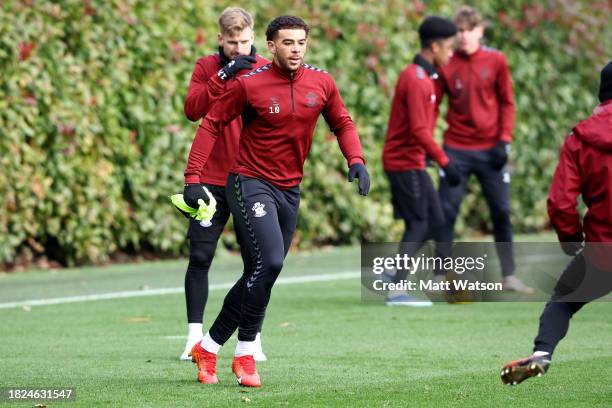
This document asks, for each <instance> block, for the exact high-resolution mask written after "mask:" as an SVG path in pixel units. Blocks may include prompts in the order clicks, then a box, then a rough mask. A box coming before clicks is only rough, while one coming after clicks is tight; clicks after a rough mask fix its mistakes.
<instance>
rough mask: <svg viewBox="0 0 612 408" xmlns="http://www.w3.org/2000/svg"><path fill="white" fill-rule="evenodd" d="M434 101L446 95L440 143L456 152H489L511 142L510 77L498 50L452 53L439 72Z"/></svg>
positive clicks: (512, 124) (504, 60) (512, 113)
mask: <svg viewBox="0 0 612 408" xmlns="http://www.w3.org/2000/svg"><path fill="white" fill-rule="evenodd" d="M441 76H442V78H443V81H440V83H441V85H442V86H441V87H439V89H438V99H439V101H441V100H442V96H443V93H447V94H448V96H449V106H448V112H447V114H446V121H447V122H448V129H447V130H446V132H445V134H444V144H445V145H447V146H449V147H453V148H458V149H470V150H484V149H490V148H492V147H493V146H495V144H496V143H497V142H499V141H505V142H508V143H511V142H512V129H513V127H514V98H513V96H512V78H511V77H510V70H509V68H508V62H507V61H506V57H505V56H504V54H502V52H501V51H498V50H495V49H492V48H488V47H480V48H479V49H478V51H476V52H475V53H473V54H471V55H466V54H463V53H461V52H456V53H455V54H454V55H453V57H452V58H451V60H450V62H449V63H448V64H447V65H446V66H445V67H444V68H442V70H441Z"/></svg>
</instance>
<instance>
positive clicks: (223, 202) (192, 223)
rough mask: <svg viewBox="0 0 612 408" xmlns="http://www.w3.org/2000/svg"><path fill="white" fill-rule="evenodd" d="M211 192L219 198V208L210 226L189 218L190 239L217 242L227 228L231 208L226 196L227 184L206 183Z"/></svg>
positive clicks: (188, 234) (188, 232) (188, 235)
mask: <svg viewBox="0 0 612 408" xmlns="http://www.w3.org/2000/svg"><path fill="white" fill-rule="evenodd" d="M204 186H205V187H206V188H207V189H208V191H210V193H211V194H212V195H213V197H215V200H217V210H216V211H215V215H213V217H212V219H211V220H210V222H211V224H212V225H210V226H208V227H203V226H201V225H200V223H199V221H196V220H194V219H193V218H190V219H189V229H188V230H187V238H189V240H190V241H198V242H210V243H215V244H216V243H217V240H218V239H219V237H220V236H221V234H222V233H223V230H224V229H225V224H227V220H228V219H229V215H230V209H229V205H228V203H227V198H226V196H225V186H223V187H221V186H213V185H212V184H204Z"/></svg>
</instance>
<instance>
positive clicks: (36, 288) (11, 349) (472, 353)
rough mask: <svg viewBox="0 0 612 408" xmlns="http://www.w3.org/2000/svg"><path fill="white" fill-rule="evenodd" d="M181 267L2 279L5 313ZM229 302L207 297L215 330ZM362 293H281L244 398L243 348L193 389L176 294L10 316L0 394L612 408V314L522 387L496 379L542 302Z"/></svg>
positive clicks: (298, 287) (230, 274) (606, 307)
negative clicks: (422, 302)
mask: <svg viewBox="0 0 612 408" xmlns="http://www.w3.org/2000/svg"><path fill="white" fill-rule="evenodd" d="M358 267H359V250H358V249H357V248H345V249H334V250H326V251H318V252H312V253H303V254H291V255H290V256H289V258H288V261H287V264H286V268H285V270H283V272H282V274H281V276H282V277H283V276H284V277H291V276H302V275H316V274H338V273H344V272H348V271H357V270H358ZM184 268H185V262H177V261H172V262H157V263H147V264H132V265H123V266H121V265H119V266H111V267H107V268H84V269H73V270H66V271H60V272H53V273H49V272H29V273H17V274H8V275H7V274H5V275H2V276H1V277H0V303H7V302H14V301H19V300H24V299H41V298H56V297H64V296H75V295H82V294H96V293H109V292H116V291H131V290H136V291H137V290H140V289H156V288H164V287H180V286H181V285H182V282H183V277H184ZM239 270H240V260H239V258H237V257H232V256H229V255H223V254H222V255H221V256H220V257H219V259H216V260H215V262H214V264H213V269H212V270H211V283H212V284H214V285H218V284H219V283H224V282H232V281H233V280H234V279H235V277H236V274H237V272H238V271H239ZM225 292H226V289H217V290H213V291H211V296H210V298H209V302H208V306H207V311H206V315H205V326H208V325H210V323H211V321H212V319H213V318H214V317H215V316H216V314H217V312H218V310H219V307H220V304H221V302H222V299H223V296H224V294H225ZM360 293H361V292H360V285H359V279H358V278H356V277H355V278H346V277H345V278H343V279H339V280H330V281H323V282H307V283H293V284H279V285H278V286H276V287H275V288H274V291H273V295H272V300H271V302H270V305H269V308H268V314H267V317H266V322H265V325H264V330H263V345H264V350H265V352H266V354H267V356H268V361H267V362H264V363H260V364H258V370H259V372H260V375H261V377H262V381H263V387H262V388H261V389H245V388H241V387H239V386H238V385H237V384H236V382H235V380H234V377H233V375H232V373H231V370H230V364H231V356H232V353H233V349H234V346H235V338H232V339H231V340H230V341H229V342H228V344H227V345H226V346H225V347H224V348H223V349H222V351H221V353H220V355H219V361H218V375H219V380H220V383H219V384H217V385H212V386H210V385H208V386H204V385H201V384H199V383H197V381H196V368H195V365H194V364H192V363H185V362H180V361H178V355H179V354H180V352H181V351H182V348H183V346H184V339H183V337H182V336H183V335H184V334H185V301H184V297H183V295H182V294H180V293H174V294H172V293H170V294H166V295H158V296H144V297H128V298H123V299H109V300H97V301H88V302H77V303H66V304H58V305H48V306H32V307H31V308H28V307H25V308H23V307H17V308H10V309H0V325H1V333H2V334H0V350H1V358H0V387H9V386H10V387H39V388H40V387H51V386H63V387H74V388H76V401H75V402H66V403H62V404H61V406H66V407H73V406H74V407H76V406H79V407H80V406H82V407H94V406H99V407H110V406H114V407H123V406H125V407H136V406H137V407H158V406H161V407H187V406H194V407H195V406H198V407H203V406H211V407H222V406H245V407H246V406H253V407H255V406H257V407H276V406H281V407H282V406H289V407H296V406H306V407H312V406H325V407H329V406H346V407H408V406H410V407H502V406H503V407H514V406H521V407H532V406H533V407H543V406H551V407H590V408H592V407H611V406H612V382H610V374H611V371H610V365H611V364H612V348H611V346H612V319H610V316H611V315H612V303H610V302H596V303H594V304H591V305H588V306H587V307H585V308H584V309H583V310H582V311H581V312H580V313H579V314H578V315H576V316H575V318H574V320H573V321H572V324H571V327H570V332H569V334H568V336H567V337H566V339H565V340H564V341H563V342H562V343H561V345H560V346H559V347H558V349H557V352H556V355H555V359H554V362H553V365H552V366H551V369H550V371H549V372H548V374H547V375H546V376H544V377H542V378H536V379H532V380H529V381H527V382H525V383H523V384H521V385H519V386H515V387H510V386H504V385H502V383H501V381H500V379H499V371H500V368H501V366H502V364H503V363H505V362H507V361H509V360H512V359H516V358H519V357H524V356H526V355H527V354H528V353H529V352H530V351H531V344H532V339H533V336H534V335H535V332H536V329H537V318H538V316H539V314H540V312H541V310H542V307H543V303H541V302H521V303H479V304H470V305H448V304H435V305H434V307H432V308H426V309H412V308H387V307H385V306H384V305H377V304H364V303H362V302H361V298H360ZM45 404H46V405H48V406H49V407H52V406H60V404H59V403H53V402H47V403H45ZM0 405H2V406H7V407H18V406H29V407H32V406H34V405H35V402H28V403H14V402H10V403H9V402H4V403H2V402H0Z"/></svg>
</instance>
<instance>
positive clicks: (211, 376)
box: [189, 342, 219, 384]
mask: <svg viewBox="0 0 612 408" xmlns="http://www.w3.org/2000/svg"><path fill="white" fill-rule="evenodd" d="M189 355H190V356H191V361H193V362H194V363H196V364H197V366H198V381H199V382H201V383H202V384H216V383H218V382H219V379H218V378H217V355H216V354H213V353H211V352H209V351H206V350H204V348H202V346H201V345H200V342H197V343H196V344H195V346H193V348H192V349H191V353H189Z"/></svg>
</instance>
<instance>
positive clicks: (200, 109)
mask: <svg viewBox="0 0 612 408" xmlns="http://www.w3.org/2000/svg"><path fill="white" fill-rule="evenodd" d="M256 59H257V62H256V63H255V64H253V68H254V69H255V68H259V67H260V66H263V65H265V64H268V63H269V62H270V61H269V60H267V59H266V58H263V57H261V56H259V55H257V56H256ZM222 67H223V63H222V61H221V57H220V56H219V54H213V55H209V56H206V57H202V58H200V59H199V60H198V61H197V62H196V65H195V68H194V69H193V73H192V74H191V81H190V82H189V90H188V91H187V97H186V98H185V116H187V119H189V120H191V121H192V122H195V121H198V120H200V119H202V118H203V117H204V116H206V114H207V113H208V112H209V111H210V109H211V108H212V106H213V105H214V103H215V102H216V101H217V99H219V97H220V96H221V95H222V94H223V93H224V92H225V89H226V86H227V82H226V81H223V80H222V79H221V78H219V76H218V75H217V72H218V71H219V70H220V69H221V68H222ZM246 72H248V71H245V73H246ZM233 80H234V79H230V81H233ZM241 129H242V118H240V117H238V118H236V119H235V120H233V121H231V122H230V123H228V124H227V126H225V127H224V128H223V130H222V132H223V137H222V138H221V140H220V141H219V142H218V143H216V145H215V147H214V149H213V150H212V152H211V154H210V160H208V162H207V163H206V165H205V166H204V167H203V168H202V169H201V171H200V172H199V179H198V180H197V181H195V182H201V183H207V184H212V185H215V186H224V185H225V182H226V181H227V174H228V172H229V169H230V167H231V166H232V165H233V164H234V161H235V159H236V154H237V153H238V139H239V138H240V130H241ZM200 132H202V129H201V128H200V127H198V133H200ZM196 137H197V135H196Z"/></svg>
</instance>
